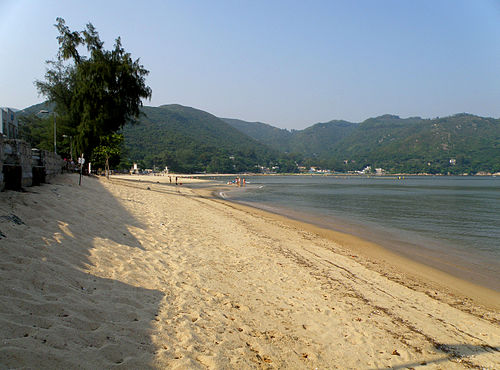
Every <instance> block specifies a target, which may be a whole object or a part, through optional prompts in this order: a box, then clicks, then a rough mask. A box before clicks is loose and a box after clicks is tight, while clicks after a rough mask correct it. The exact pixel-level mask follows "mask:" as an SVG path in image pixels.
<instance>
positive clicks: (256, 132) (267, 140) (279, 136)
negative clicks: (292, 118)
mask: <svg viewBox="0 0 500 370" xmlns="http://www.w3.org/2000/svg"><path fill="white" fill-rule="evenodd" d="M221 120H223V121H224V122H226V123H228V124H229V125H231V126H232V127H234V128H235V129H237V130H239V131H241V132H243V133H244V134H245V135H247V136H250V137H251V138H253V139H255V140H257V141H258V142H260V143H262V144H265V145H268V146H270V147H272V148H275V149H277V150H279V151H281V152H289V151H290V140H291V139H292V137H293V134H292V132H290V131H288V130H285V129H281V128H277V127H274V126H271V125H268V124H267V123H262V122H246V121H242V120H239V119H234V118H221Z"/></svg>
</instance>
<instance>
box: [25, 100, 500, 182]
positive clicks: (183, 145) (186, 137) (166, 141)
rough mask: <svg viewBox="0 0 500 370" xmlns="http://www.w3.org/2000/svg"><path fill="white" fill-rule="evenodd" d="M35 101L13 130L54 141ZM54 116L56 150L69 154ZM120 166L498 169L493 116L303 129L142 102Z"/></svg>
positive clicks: (499, 125) (498, 137)
mask: <svg viewBox="0 0 500 370" xmlns="http://www.w3.org/2000/svg"><path fill="white" fill-rule="evenodd" d="M42 109H47V107H46V106H45V105H44V104H43V103H42V104H37V105H35V106H32V107H29V108H26V109H24V110H23V111H21V112H19V113H18V114H19V116H20V126H21V127H20V134H21V135H22V136H23V138H24V139H25V140H27V141H29V142H30V143H31V144H32V145H33V146H37V147H40V148H45V149H48V150H51V148H53V119H52V117H51V116H49V115H43V116H41V115H36V113H37V112H39V111H40V110H42ZM61 121H63V120H62V119H61V118H58V143H57V147H58V152H60V153H63V154H64V153H69V147H70V146H69V140H68V139H67V138H64V136H63V133H64V132H63V131H64V121H63V122H61ZM123 134H124V137H125V142H124V153H123V155H122V167H125V168H126V167H128V166H130V165H131V163H132V162H139V163H140V165H141V167H142V168H144V167H148V168H153V167H156V168H160V169H163V168H164V167H165V166H168V167H169V168H170V169H172V170H174V171H180V172H203V171H208V172H219V173H220V172H227V173H234V172H242V171H259V168H258V167H260V166H263V167H274V168H275V169H276V170H277V171H278V172H295V171H297V164H298V165H302V166H305V167H309V166H316V167H320V168H324V169H330V170H335V171H357V170H362V169H363V168H365V167H366V166H371V167H372V168H373V169H374V168H383V169H384V170H386V171H387V172H389V173H398V172H404V173H433V174H438V173H440V174H448V173H451V174H462V173H471V174H474V173H477V172H500V120H498V119H494V118H484V117H478V116H474V115H470V114H457V115H454V116H450V117H444V118H437V119H422V118H420V117H411V118H405V119H402V118H400V117H398V116H394V115H383V116H380V117H375V118H370V119H367V120H366V121H364V122H361V123H350V122H347V121H330V122H325V123H317V124H315V125H312V126H310V127H308V128H306V129H304V130H291V131H288V130H284V129H279V128H276V127H273V126H271V125H268V124H265V123H261V122H245V121H242V120H236V119H229V118H224V119H220V118H217V117H215V116H213V115H212V114H209V113H207V112H204V111H201V110H198V109H194V108H189V107H184V106H181V105H163V106H160V107H144V108H143V109H142V115H141V117H140V119H139V124H137V125H131V124H129V125H126V126H125V127H124V129H123Z"/></svg>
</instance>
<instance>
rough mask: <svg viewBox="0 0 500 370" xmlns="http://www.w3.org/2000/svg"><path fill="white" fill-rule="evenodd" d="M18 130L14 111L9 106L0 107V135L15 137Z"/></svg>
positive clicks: (9, 137)
mask: <svg viewBox="0 0 500 370" xmlns="http://www.w3.org/2000/svg"><path fill="white" fill-rule="evenodd" d="M18 130H19V124H18V121H17V117H16V112H14V111H13V110H12V109H10V108H0V135H3V136H5V137H7V138H8V139H17V136H18Z"/></svg>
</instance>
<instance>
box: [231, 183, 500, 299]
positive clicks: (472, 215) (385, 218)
mask: <svg viewBox="0 0 500 370" xmlns="http://www.w3.org/2000/svg"><path fill="white" fill-rule="evenodd" d="M246 181H247V186H246V188H245V190H244V191H241V189H239V188H238V189H237V190H236V189H235V190H234V191H225V192H224V195H225V197H227V198H228V199H230V200H232V201H237V202H242V203H245V204H248V205H252V206H254V207H258V208H262V209H266V210H269V211H272V212H275V213H279V214H282V215H285V216H288V217H292V218H295V219H298V220H301V221H306V222H310V223H314V224H317V225H319V226H321V227H326V228H330V229H333V230H336V231H341V232H346V233H349V234H352V235H356V236H359V237H362V238H365V239H367V240H370V241H373V242H376V243H377V244H379V245H381V246H383V247H386V248H388V249H389V250H392V251H394V252H397V253H400V254H403V255H405V256H407V257H409V258H412V259H414V260H417V261H419V262H423V263H425V264H428V265H430V266H433V267H437V268H439V269H441V270H444V271H447V272H449V273H452V274H454V275H456V276H458V277H461V278H465V279H467V280H469V281H472V282H475V283H478V284H481V285H483V286H487V287H489V288H492V289H495V290H498V291H500V178H499V177H486V176H485V177H479V176H476V177H465V176H462V177H449V176H435V177H431V176H414V177H407V176H405V177H401V176H399V177H398V176H395V177H388V176H387V177H385V176H381V177H361V176H250V177H246Z"/></svg>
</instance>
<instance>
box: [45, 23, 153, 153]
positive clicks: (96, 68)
mask: <svg viewBox="0 0 500 370" xmlns="http://www.w3.org/2000/svg"><path fill="white" fill-rule="evenodd" d="M56 22H57V23H56V24H55V27H56V28H57V30H58V31H59V36H58V37H57V40H58V42H59V52H58V54H57V60H56V61H48V62H47V64H48V65H49V68H48V69H47V72H46V74H45V81H36V82H35V84H36V86H37V88H38V91H39V92H40V93H41V94H42V95H44V96H46V97H47V98H48V100H49V101H50V102H53V103H55V106H56V108H55V109H56V111H57V117H58V120H60V121H61V122H65V123H66V124H67V126H68V132H65V133H66V134H68V135H71V136H73V137H74V143H75V148H76V150H77V151H78V153H84V155H85V157H86V158H90V156H91V154H92V152H93V150H94V149H95V148H97V147H101V149H100V150H99V151H100V152H103V151H102V149H103V148H102V147H103V146H106V145H109V143H114V140H110V138H112V135H113V134H114V133H115V132H117V131H118V130H119V129H120V128H121V127H123V125H124V124H126V123H127V122H136V119H137V118H138V117H139V114H140V108H141V107H142V100H141V99H143V98H151V88H149V87H148V86H146V83H145V77H146V76H147V75H148V73H149V72H148V71H147V70H146V69H144V67H143V66H142V65H141V64H140V63H139V59H137V60H135V61H134V60H132V58H131V56H130V54H129V53H126V52H125V50H124V49H123V47H122V44H121V40H120V37H118V38H117V39H116V42H115V45H114V49H113V50H105V49H104V48H103V45H104V43H103V42H102V41H101V40H100V38H99V34H98V33H97V31H96V29H95V28H94V26H93V25H92V24H91V23H89V24H87V26H86V29H85V30H83V31H80V32H77V31H71V30H70V29H69V27H68V26H66V23H65V21H64V19H62V18H57V19H56ZM81 46H85V47H86V49H87V52H88V54H89V55H88V56H85V55H81V54H80V52H79V47H81ZM115 149H116V148H115ZM110 150H111V151H113V150H114V149H110Z"/></svg>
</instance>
